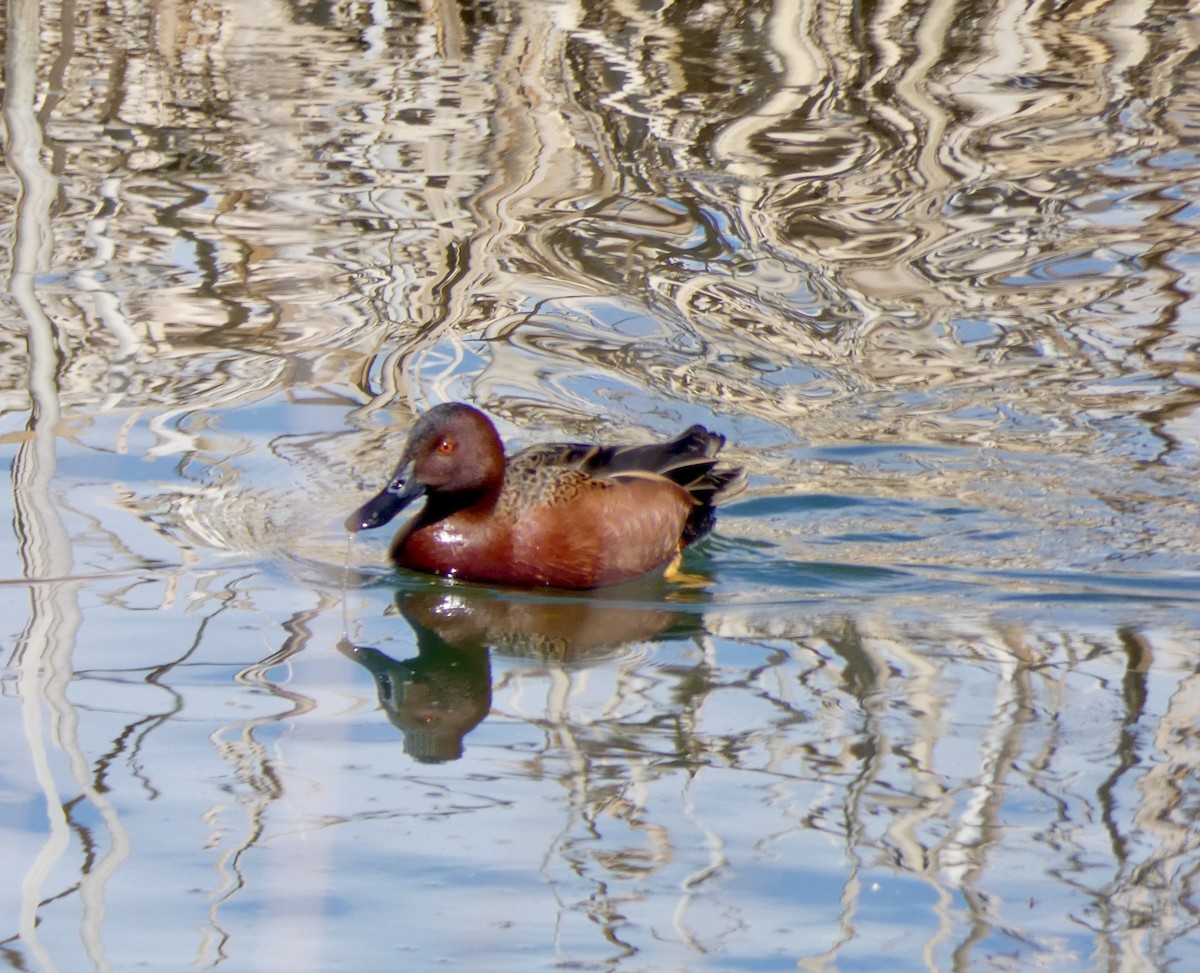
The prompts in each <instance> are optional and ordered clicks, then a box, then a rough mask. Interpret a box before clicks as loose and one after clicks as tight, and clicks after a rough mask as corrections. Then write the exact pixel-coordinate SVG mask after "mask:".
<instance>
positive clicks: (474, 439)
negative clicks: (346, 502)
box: [346, 402, 504, 533]
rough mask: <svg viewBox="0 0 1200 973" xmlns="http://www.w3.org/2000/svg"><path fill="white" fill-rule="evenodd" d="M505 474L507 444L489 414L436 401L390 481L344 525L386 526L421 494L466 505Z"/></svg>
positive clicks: (415, 429) (414, 432)
mask: <svg viewBox="0 0 1200 973" xmlns="http://www.w3.org/2000/svg"><path fill="white" fill-rule="evenodd" d="M503 479H504V444H503V443H502V442H501V441H500V435H499V433H497V432H496V427H495V426H493V425H492V422H491V420H490V419H488V417H487V416H485V415H484V414H483V413H482V412H480V411H479V410H478V409H475V408H472V407H471V406H469V405H464V404H463V403H461V402H448V403H445V404H444V405H437V406H434V407H433V408H432V409H430V410H429V411H428V412H426V413H425V414H424V415H423V416H421V418H420V419H419V420H417V424H416V425H415V426H413V427H412V430H411V431H410V432H409V434H408V441H407V442H406V443H405V444H404V452H403V454H401V456H400V462H399V463H398V464H397V465H396V471H395V472H394V473H393V474H392V475H391V478H390V479H389V480H388V484H387V486H385V487H384V488H383V489H382V490H381V491H380V492H379V493H377V494H376V495H375V496H374V497H372V498H371V499H370V500H368V501H367V502H366V503H364V504H363V505H362V506H361V507H359V508H358V509H357V510H356V511H354V513H352V514H351V515H350V516H349V517H348V518H347V519H346V529H347V530H349V531H350V532H351V533H354V532H356V531H360V530H369V529H370V528H372V527H382V526H383V525H384V524H386V523H387V522H388V521H390V520H391V519H392V518H393V517H395V516H396V514H398V513H400V511H401V510H403V509H404V508H405V507H407V506H408V505H409V504H410V503H412V502H413V501H414V500H416V499H417V498H418V497H423V496H428V497H431V498H432V497H437V498H439V499H447V500H457V501H461V503H460V504H459V505H461V506H467V505H469V504H470V503H472V502H474V500H475V499H477V498H478V497H480V496H482V495H484V494H486V493H488V492H491V491H494V490H498V489H499V488H500V484H501V483H502V482H503Z"/></svg>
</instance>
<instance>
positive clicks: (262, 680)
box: [197, 594, 341, 968]
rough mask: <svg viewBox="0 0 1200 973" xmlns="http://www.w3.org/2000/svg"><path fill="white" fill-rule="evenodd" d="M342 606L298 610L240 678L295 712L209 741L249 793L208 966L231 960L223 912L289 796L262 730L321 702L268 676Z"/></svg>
mask: <svg viewBox="0 0 1200 973" xmlns="http://www.w3.org/2000/svg"><path fill="white" fill-rule="evenodd" d="M340 605H341V599H340V598H335V597H333V596H332V595H328V594H321V595H320V598H319V600H318V603H317V605H316V607H314V608H311V609H306V610H304V611H300V612H297V613H295V614H294V615H292V617H291V618H289V619H288V620H287V621H285V622H284V623H283V629H284V631H285V632H287V638H285V639H284V641H283V645H282V646H281V647H280V648H279V649H278V650H277V651H275V652H273V653H272V654H271V655H270V656H268V657H267V658H266V659H263V660H262V661H261V662H258V663H256V664H254V665H252V666H248V667H247V668H245V669H243V670H242V671H241V672H239V673H238V674H237V681H238V682H239V683H241V684H243V685H245V684H252V685H256V686H260V687H261V688H262V689H263V690H265V691H266V692H267V693H269V694H270V695H271V696H273V697H276V698H280V699H284V700H286V701H287V702H288V703H290V708H289V709H287V710H286V711H284V712H281V713H271V714H269V715H267V716H261V717H256V718H255V719H251V720H244V721H237V722H234V723H230V724H227V725H226V726H224V727H221V728H220V729H218V730H216V731H214V732H213V733H212V734H211V735H210V737H209V739H210V740H211V741H212V743H213V746H214V748H215V749H216V751H217V753H218V755H220V756H222V757H224V758H225V759H226V760H227V761H229V763H230V764H231V769H232V773H233V776H234V779H235V780H237V781H239V782H240V783H242V784H243V785H245V787H246V788H247V792H248V793H247V795H246V796H245V797H243V798H242V799H240V800H239V801H237V805H238V806H239V807H240V808H242V809H244V814H245V818H246V824H245V827H244V829H243V832H242V834H241V836H240V837H239V838H237V839H236V840H235V841H234V843H233V845H232V847H230V848H228V849H226V850H225V851H224V852H223V853H222V854H221V855H219V857H218V859H217V861H216V862H215V863H214V871H215V872H216V874H217V878H218V885H217V887H216V888H215V889H214V890H213V891H212V893H211V895H210V899H211V903H212V904H211V905H210V906H209V910H208V920H209V927H210V930H209V932H208V933H207V934H206V935H205V937H204V940H203V941H202V943H201V956H200V957H198V959H197V962H201V961H202V959H203V957H204V956H205V955H209V954H211V959H210V961H209V962H208V963H207V964H206V968H213V967H217V966H219V965H220V964H221V963H222V962H224V961H225V960H226V959H228V955H227V952H226V944H227V943H228V941H229V933H228V932H226V930H225V929H224V927H223V926H222V924H221V920H220V912H221V908H222V906H223V905H224V904H225V903H226V902H228V901H230V899H232V898H233V897H234V896H235V895H236V894H237V893H238V892H240V891H241V890H242V889H243V888H245V887H246V885H247V884H248V883H247V879H246V875H245V872H244V868H243V860H244V859H245V858H246V856H247V855H248V854H249V853H250V851H251V850H252V849H254V848H255V847H257V846H258V844H259V842H260V841H261V839H262V837H263V834H264V831H265V819H266V814H267V811H268V810H269V809H270V808H271V807H272V806H273V805H274V804H275V803H276V802H278V801H279V800H280V799H281V798H283V797H284V795H285V787H284V781H283V777H282V775H281V774H280V773H279V770H278V769H277V767H276V765H275V761H274V760H273V759H272V757H271V756H270V754H269V753H268V752H267V748H266V745H265V744H263V743H262V742H260V741H259V740H258V738H257V737H256V735H255V734H256V733H257V731H258V730H259V729H260V728H262V727H272V726H278V725H279V724H280V722H281V721H283V720H287V719H293V718H297V717H301V716H303V715H304V714H306V713H309V712H311V711H312V710H313V709H314V708H315V706H316V701H315V700H313V699H312V698H310V697H308V696H305V695H303V694H301V693H297V692H292V691H290V690H287V689H285V688H283V686H282V685H280V684H279V683H277V682H273V681H272V680H271V679H269V678H268V673H270V671H271V670H272V669H274V668H276V667H277V666H281V665H284V664H285V663H286V662H287V661H288V660H289V659H291V658H292V657H293V656H295V655H296V654H297V653H299V652H301V651H302V650H303V649H304V648H306V647H307V645H308V641H309V639H310V638H311V637H312V630H311V629H310V627H309V623H310V622H311V621H312V619H314V618H316V617H317V616H319V615H321V614H322V613H323V612H326V611H330V610H332V609H335V608H337V607H339V606H340ZM232 734H236V736H235V738H234V739H228V738H227V737H229V736H230V735H232ZM222 811H223V808H222V806H221V805H214V806H212V807H210V808H209V809H208V811H207V812H206V813H205V815H204V818H205V820H206V821H207V822H208V823H209V826H210V828H211V830H212V832H213V843H214V844H216V843H217V842H219V841H220V838H219V837H218V835H219V833H220V832H221V830H223V829H222V828H221V824H220V819H221V817H222ZM314 874H315V873H314ZM293 877H294V881H293V883H292V887H293V888H298V887H299V885H300V884H302V883H303V881H304V879H303V878H302V877H301V876H300V875H295V876H293Z"/></svg>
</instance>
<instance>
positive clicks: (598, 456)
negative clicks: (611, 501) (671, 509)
mask: <svg viewBox="0 0 1200 973" xmlns="http://www.w3.org/2000/svg"><path fill="white" fill-rule="evenodd" d="M724 444H725V437H724V436H722V435H720V434H718V433H713V432H709V431H708V430H707V429H705V428H704V427H703V426H699V425H696V426H692V427H691V428H689V429H687V430H686V431H685V432H683V433H682V434H681V435H679V436H677V437H676V438H675V439H672V440H670V441H669V442H665V443H650V444H646V445H626V446H595V445H591V444H586V443H547V444H543V445H538V446H531V447H529V448H528V449H524V450H521V451H520V452H518V453H515V454H513V455H512V456H511V457H510V458H509V460H508V466H507V469H506V472H505V478H504V488H503V490H502V491H501V496H500V505H501V509H502V510H504V511H505V512H506V513H508V514H510V515H515V514H516V513H518V512H519V511H520V510H522V509H529V508H530V507H537V506H543V505H545V506H556V505H558V504H561V503H566V502H568V501H570V500H571V499H572V498H573V497H575V496H577V495H578V494H579V492H580V491H581V490H593V489H607V488H609V487H611V486H612V485H614V483H616V482H619V481H620V480H622V479H629V478H639V479H658V478H661V479H663V480H669V481H670V482H672V483H674V484H675V485H676V486H679V487H681V488H682V489H683V490H685V491H686V492H687V493H689V494H690V495H691V496H692V499H693V500H694V501H695V503H696V507H697V509H696V512H695V514H694V516H693V517H692V518H690V519H689V522H688V526H687V529H686V530H685V533H684V538H683V541H684V543H685V544H689V543H691V542H692V541H693V540H696V539H697V538H699V537H701V536H703V535H704V534H705V533H707V531H708V530H709V529H710V528H711V526H712V519H713V513H712V506H713V504H714V503H716V502H717V501H718V500H723V499H726V498H727V497H730V496H733V495H734V494H736V493H738V492H740V491H741V490H742V489H743V488H744V486H745V473H744V472H743V471H742V470H741V469H726V470H718V469H716V463H717V461H716V459H715V457H716V454H717V452H718V451H719V450H720V449H721V447H722V446H723V445H724Z"/></svg>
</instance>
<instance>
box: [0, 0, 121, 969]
mask: <svg viewBox="0 0 1200 973" xmlns="http://www.w3.org/2000/svg"><path fill="white" fill-rule="evenodd" d="M7 20H8V35H7V42H6V45H5V63H4V68H5V71H4V74H5V82H6V85H7V88H6V91H5V94H4V104H3V117H4V125H5V130H6V133H7V136H8V146H7V153H6V161H7V163H8V166H9V168H10V169H11V171H12V172H13V174H14V175H15V176H16V178H17V181H18V183H19V185H20V194H19V196H18V200H17V205H16V210H15V224H16V225H15V227H14V231H13V248H12V272H11V276H10V278H9V292H10V293H11V294H12V297H13V301H14V303H15V304H16V306H17V307H18V308H19V309H20V311H21V313H22V315H23V316H24V318H25V321H26V324H27V328H28V331H27V348H28V359H29V361H28V369H29V392H30V423H29V426H30V432H31V435H30V437H29V439H27V440H26V442H25V443H24V444H22V446H21V448H20V450H18V453H17V457H16V460H15V462H14V463H13V495H14V496H13V499H14V509H15V512H16V521H17V523H16V528H17V534H18V538H19V545H20V553H21V560H22V564H23V566H24V572H25V576H26V577H27V578H29V579H31V580H33V581H34V582H35V583H34V584H32V585H31V586H30V616H29V621H28V623H27V624H26V626H25V630H24V631H23V632H22V635H21V638H20V640H19V642H18V647H17V659H18V666H19V668H18V676H17V684H18V692H19V693H20V697H21V707H22V717H23V722H24V727H25V734H26V742H27V745H28V747H29V753H30V760H31V761H32V763H33V766H34V774H35V776H36V778H37V781H38V784H39V786H40V787H41V788H42V792H43V795H44V797H45V800H46V808H47V818H48V827H49V832H50V833H49V835H48V837H47V839H46V842H45V844H44V845H43V846H42V850H41V851H40V852H39V853H38V855H37V857H36V858H35V860H34V862H33V864H32V865H31V866H30V868H29V871H28V872H27V873H26V874H25V876H24V877H23V879H22V883H21V914H20V917H19V920H18V928H19V933H20V936H21V939H22V941H23V942H24V943H26V944H27V945H28V947H29V950H30V952H31V954H32V955H33V956H34V957H35V958H36V960H37V963H38V966H39V968H40V969H43V970H47V971H53V970H55V969H56V966H55V964H54V962H53V960H52V958H51V957H50V956H49V955H48V954H47V952H46V950H45V948H44V947H43V946H42V945H41V943H40V942H39V939H38V932H37V925H38V913H39V906H40V903H41V902H42V901H43V894H42V888H43V886H44V884H45V882H46V881H47V879H48V877H49V875H50V872H51V871H52V869H53V868H54V866H55V864H56V863H57V862H58V861H59V859H61V858H62V856H63V854H64V852H65V851H66V850H67V848H68V847H69V844H70V825H69V823H68V821H67V816H66V812H65V810H64V807H63V801H62V799H61V797H60V796H59V792H58V787H57V784H56V782H55V780H54V772H53V770H52V768H51V766H50V753H49V751H48V748H47V745H46V740H45V737H44V734H43V729H42V719H43V711H42V705H41V703H42V701H43V700H44V701H45V704H46V706H47V707H48V709H49V711H50V717H51V728H52V735H53V738H54V743H55V744H57V745H58V747H59V748H60V749H61V750H62V751H63V752H64V753H65V754H66V755H67V758H68V763H69V765H70V768H71V773H72V776H73V778H74V780H75V784H76V786H77V787H78V788H79V789H80V791H81V792H82V793H83V794H84V795H85V796H86V797H87V799H88V800H89V801H90V802H91V803H92V805H93V807H95V808H96V810H97V811H98V812H99V814H100V816H101V817H102V819H103V820H104V821H105V823H106V825H107V826H108V830H109V834H110V837H111V843H110V847H109V851H108V853H107V854H106V855H104V856H103V857H102V858H100V859H99V860H98V861H97V862H96V864H95V866H94V867H92V868H90V869H88V870H87V871H86V872H85V873H84V874H83V875H81V877H80V899H81V902H82V904H83V918H82V921H81V928H80V936H81V939H82V941H83V944H84V948H85V950H86V951H87V953H88V956H89V958H90V959H91V961H92V964H93V966H94V968H95V969H97V970H108V969H110V968H111V967H110V964H109V963H108V962H107V960H106V959H105V957H104V950H103V947H102V945H101V941H100V927H101V924H102V922H103V919H104V913H105V904H104V897H103V890H104V887H105V884H106V883H107V880H108V878H109V876H110V875H111V874H112V873H113V872H114V871H115V869H116V868H117V867H118V866H119V865H120V863H121V862H122V861H123V860H124V859H125V858H126V857H127V856H128V848H129V842H128V839H127V836H126V833H125V831H124V828H123V827H122V826H121V823H120V821H119V819H118V817H117V815H116V812H115V810H114V809H113V807H112V805H111V803H109V802H108V800H107V799H105V798H104V797H103V795H101V794H100V793H99V792H98V791H97V790H96V788H95V786H94V785H93V783H92V780H91V774H90V768H89V766H88V763H87V760H86V758H85V757H84V755H83V751H82V749H81V747H80V746H79V740H78V717H77V715H76V712H75V710H74V708H73V707H72V706H71V704H70V703H69V702H68V701H67V698H66V688H67V685H68V684H69V682H70V680H71V677H72V675H73V671H72V668H71V654H72V652H73V650H74V646H75V639H76V634H77V632H78V630H79V626H80V624H81V614H80V611H79V605H78V600H77V596H78V591H79V587H80V582H75V581H64V580H50V579H64V578H68V577H69V575H70V573H71V569H72V565H73V558H72V552H71V542H70V537H69V535H68V534H67V530H66V527H65V525H64V524H63V522H62V519H61V518H60V517H59V515H58V511H57V509H56V508H55V506H54V503H53V501H52V499H51V484H52V482H53V478H54V474H55V471H56V469H57V458H56V455H55V445H56V443H55V436H56V433H57V427H58V423H59V419H60V415H61V412H60V407H59V401H58V388H57V367H58V348H57V342H56V340H55V334H54V326H53V324H52V323H51V321H50V319H49V318H48V317H47V315H46V313H45V311H44V310H43V308H42V306H41V304H40V302H39V301H38V298H37V295H36V293H35V290H34V281H35V276H36V274H37V273H38V272H39V271H42V270H45V269H46V268H47V267H48V266H49V263H50V253H51V247H52V243H53V237H52V233H51V229H50V210H51V206H52V204H53V202H54V198H55V194H56V192H57V188H58V187H57V182H56V180H55V178H54V177H53V176H52V175H51V174H50V173H49V172H47V171H46V169H45V167H44V166H43V165H42V162H41V152H42V133H41V130H40V128H39V126H38V122H37V118H36V115H35V113H34V101H35V98H36V87H37V58H38V40H39V9H38V4H37V2H36V0H9V2H8V5H7ZM41 582H46V583H41Z"/></svg>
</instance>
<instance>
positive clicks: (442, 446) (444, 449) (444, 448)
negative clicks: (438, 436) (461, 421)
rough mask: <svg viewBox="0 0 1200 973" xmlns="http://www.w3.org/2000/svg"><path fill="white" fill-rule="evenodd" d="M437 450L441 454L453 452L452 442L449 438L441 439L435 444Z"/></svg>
mask: <svg viewBox="0 0 1200 973" xmlns="http://www.w3.org/2000/svg"><path fill="white" fill-rule="evenodd" d="M437 451H438V452H439V453H441V454H442V455H443V456H445V455H447V454H448V453H453V452H454V442H453V441H452V440H449V439H443V440H442V441H441V442H439V443H438V444H437Z"/></svg>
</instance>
